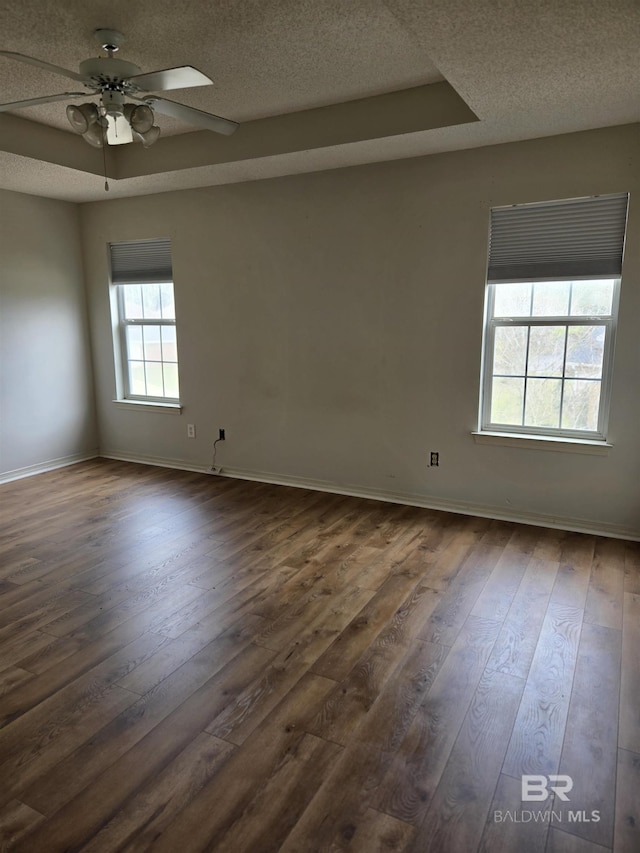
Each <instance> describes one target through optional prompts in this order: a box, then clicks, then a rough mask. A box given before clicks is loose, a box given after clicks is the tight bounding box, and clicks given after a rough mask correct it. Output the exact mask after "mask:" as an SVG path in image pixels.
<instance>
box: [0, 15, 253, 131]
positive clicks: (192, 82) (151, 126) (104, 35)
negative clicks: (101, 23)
mask: <svg viewBox="0 0 640 853" xmlns="http://www.w3.org/2000/svg"><path fill="white" fill-rule="evenodd" d="M94 35H95V37H96V38H97V40H98V41H99V42H100V45H101V46H102V48H103V50H104V51H106V53H107V56H106V57H97V58H95V59H85V60H84V61H83V62H81V63H80V67H79V72H78V73H76V72H75V71H69V70H68V69H66V68H60V67H59V66H57V65H52V64H51V63H50V62H45V61H44V60H41V59H35V58H34V57H31V56H25V55H24V54H22V53H15V52H13V51H6V50H0V56H4V57H6V58H7V59H13V60H16V61H18V62H23V63H26V64H28V65H34V66H36V67H38V68H43V69H45V70H46V71H50V72H53V73H56V74H60V75H61V76H63V77H67V78H69V79H71V80H76V81H79V82H81V83H82V84H83V85H84V87H85V88H86V89H87V90H88V92H84V93H83V92H63V93H61V94H59V95H45V96H43V97H39V98H30V99H28V100H25V101H15V102H12V103H7V104H0V112H9V111H11V110H16V109H21V108H23V107H31V106H36V105H38V104H44V103H52V102H54V101H65V100H70V99H71V98H82V97H86V96H88V97H95V98H98V99H99V103H95V102H93V101H90V102H87V103H84V104H80V105H79V106H78V105H75V104H70V105H69V106H68V107H67V109H66V112H67V118H68V120H69V124H70V125H71V128H72V130H73V131H74V132H75V133H78V134H80V135H81V136H82V138H83V139H84V140H85V141H86V142H87V143H88V144H89V145H92V146H94V147H95V148H103V147H104V146H105V145H118V144H122V143H126V142H132V141H133V140H134V139H135V140H137V141H139V142H141V143H142V145H143V146H144V147H145V148H149V147H150V146H151V145H153V144H154V142H157V140H158V138H159V137H160V128H159V127H158V126H157V125H156V124H155V113H154V110H155V112H158V113H162V114H164V115H168V116H173V117H174V118H177V119H180V120H182V121H185V122H188V123H190V124H194V125H197V126H198V127H204V128H206V129H207V130H212V131H214V132H216V133H222V134H225V135H227V136H228V135H230V134H231V133H233V132H234V131H235V130H236V128H237V127H238V124H237V123H236V122H234V121H231V120H230V119H226V118H222V117H221V116H216V115H213V114H212V113H207V112H204V111H203V110H197V109H195V108H193V107H188V106H187V105H186V104H180V103H177V102H176V101H169V100H166V99H164V98H161V97H159V96H158V95H155V94H153V95H151V94H150V93H152V92H161V91H168V90H171V89H185V88H190V87H193V86H210V85H212V84H213V81H212V80H211V79H210V78H209V77H207V76H206V75H205V74H203V73H202V72H201V71H198V69H197V68H193V67H192V66H190V65H183V66H180V67H178V68H167V69H165V70H162V71H151V72H149V73H143V72H142V70H141V69H140V68H139V67H138V66H137V65H134V63H133V62H127V61H126V60H124V59H116V58H115V57H114V53H115V52H116V51H117V50H118V49H119V48H120V47H121V45H122V44H123V42H124V36H123V35H122V33H119V32H118V31H117V30H112V29H107V28H100V29H98V30H96V31H95V33H94ZM145 93H146V94H145ZM127 98H129V99H130V100H129V101H127V100H126V99H127ZM130 101H134V102H135V103H131V102H130ZM152 107H153V109H152Z"/></svg>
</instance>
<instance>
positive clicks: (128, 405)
mask: <svg viewBox="0 0 640 853" xmlns="http://www.w3.org/2000/svg"><path fill="white" fill-rule="evenodd" d="M112 402H113V404H114V405H115V407H116V408H117V409H124V410H125V411H129V412H132V411H135V410H137V411H139V412H143V411H144V412H156V413H157V414H161V415H162V414H164V415H179V414H181V413H182V406H181V405H180V403H154V402H152V401H151V400H149V401H146V400H113V401H112Z"/></svg>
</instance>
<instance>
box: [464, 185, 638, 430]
mask: <svg viewBox="0 0 640 853" xmlns="http://www.w3.org/2000/svg"><path fill="white" fill-rule="evenodd" d="M626 211H627V195H626V194H621V195H615V196H597V197H594V198H588V199H575V200H570V201H566V202H550V203H547V204H536V205H517V206H515V207H510V208H497V209H495V210H493V211H492V214H491V243H490V252H489V273H488V283H487V291H486V311H485V318H486V319H485V329H484V359H483V360H484V367H483V378H482V399H481V413H480V429H481V431H486V432H502V433H505V432H506V433H511V434H514V435H518V434H520V435H523V434H524V435H543V436H551V437H553V436H559V437H565V438H573V439H587V440H596V441H598V440H600V441H604V440H605V438H606V431H607V415H608V403H609V396H610V387H611V374H612V359H613V344H614V337H615V327H616V319H617V308H618V294H619V288H620V273H621V266H622V251H623V243H624V231H625V222H626Z"/></svg>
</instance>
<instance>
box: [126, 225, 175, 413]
mask: <svg viewBox="0 0 640 853" xmlns="http://www.w3.org/2000/svg"><path fill="white" fill-rule="evenodd" d="M110 254H111V280H112V283H113V285H114V286H115V288H116V291H117V292H116V304H117V317H118V322H117V325H118V339H119V349H120V356H121V358H120V361H121V372H122V375H121V380H122V381H121V386H122V394H121V397H122V398H124V399H125V400H132V401H140V402H153V403H177V402H178V399H179V396H180V394H179V381H178V350H177V340H176V311H175V303H174V296H173V281H172V278H173V276H172V269H171V248H170V244H169V241H168V240H147V241H137V242H132V243H112V244H111V246H110Z"/></svg>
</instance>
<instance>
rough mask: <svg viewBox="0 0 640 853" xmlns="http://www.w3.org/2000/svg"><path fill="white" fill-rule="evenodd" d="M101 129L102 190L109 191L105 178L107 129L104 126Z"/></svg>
mask: <svg viewBox="0 0 640 853" xmlns="http://www.w3.org/2000/svg"><path fill="white" fill-rule="evenodd" d="M101 130H102V164H103V166H104V191H105V192H106V193H108V192H109V181H108V180H107V130H106V128H105V127H104V126H102V127H101Z"/></svg>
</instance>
